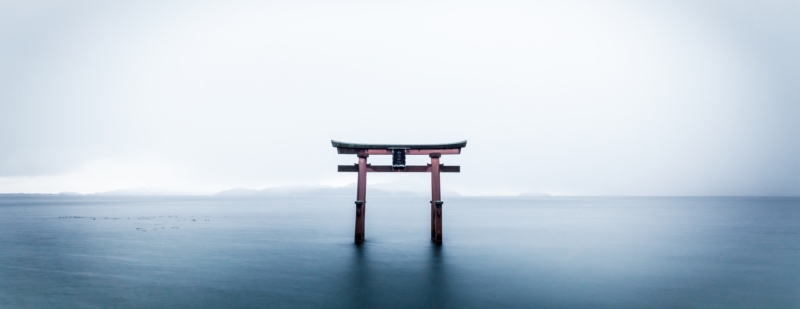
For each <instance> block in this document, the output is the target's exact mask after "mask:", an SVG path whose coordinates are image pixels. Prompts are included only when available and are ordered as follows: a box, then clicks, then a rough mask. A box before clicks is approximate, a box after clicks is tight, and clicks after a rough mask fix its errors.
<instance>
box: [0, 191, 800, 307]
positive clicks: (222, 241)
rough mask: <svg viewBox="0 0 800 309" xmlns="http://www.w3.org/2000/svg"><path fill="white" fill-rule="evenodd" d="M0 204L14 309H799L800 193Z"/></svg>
mask: <svg viewBox="0 0 800 309" xmlns="http://www.w3.org/2000/svg"><path fill="white" fill-rule="evenodd" d="M429 207H430V206H429V204H428V202H427V199H425V198H388V197H387V198H372V199H368V204H367V214H366V216H367V226H366V237H367V242H366V243H365V244H364V245H362V246H356V245H354V244H353V226H354V220H355V206H354V204H353V200H352V199H351V198H320V197H314V198H311V197H308V198H274V197H273V198H220V197H160V198H154V197H99V196H97V197H81V196H49V197H48V196H2V197H0V307H3V308H70V307H74V308H143V307H145V308H221V307H225V308H235V307H243V308H244V307H252V308H264V307H268V308H320V307H323V308H413V307H423V308H424V307H429V308H498V307H505V308H535V307H547V308H643V307H646V308H800V198H711V197H709V198H610V197H603V198H590V197H583V198H567V197H559V198H555V197H554V198H450V199H445V204H444V245H443V246H441V247H439V246H435V245H432V244H431V243H430V240H429V237H430V221H429V220H430V210H429Z"/></svg>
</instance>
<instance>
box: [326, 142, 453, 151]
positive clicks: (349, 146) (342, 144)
mask: <svg viewBox="0 0 800 309" xmlns="http://www.w3.org/2000/svg"><path fill="white" fill-rule="evenodd" d="M331 145H333V147H336V148H347V149H392V148H401V149H461V148H464V147H467V141H460V142H456V143H447V144H356V143H345V142H340V141H335V140H331Z"/></svg>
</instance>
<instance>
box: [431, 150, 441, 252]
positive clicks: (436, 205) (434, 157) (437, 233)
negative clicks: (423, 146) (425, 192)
mask: <svg viewBox="0 0 800 309" xmlns="http://www.w3.org/2000/svg"><path fill="white" fill-rule="evenodd" d="M430 157H431V165H430V166H431V241H432V242H434V243H435V244H437V245H441V244H442V204H444V203H443V202H442V187H441V185H440V181H439V157H441V154H439V153H432V154H430Z"/></svg>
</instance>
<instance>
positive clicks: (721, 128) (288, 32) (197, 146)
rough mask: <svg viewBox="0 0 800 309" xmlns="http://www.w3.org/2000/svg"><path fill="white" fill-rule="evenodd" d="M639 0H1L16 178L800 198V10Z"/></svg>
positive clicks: (4, 88) (64, 183)
mask: <svg viewBox="0 0 800 309" xmlns="http://www.w3.org/2000/svg"><path fill="white" fill-rule="evenodd" d="M643 2H645V1H602V3H599V2H598V1H576V2H571V1H547V2H533V1H446V2H445V1H442V2H437V1H399V2H397V1H396V2H391V3H389V2H380V1H379V2H375V1H353V2H347V1H272V2H269V1H250V2H245V1H241V2H234V1H224V2H223V1H219V2H207V3H201V2H199V1H187V2H177V1H124V2H123V1H63V2H62V1H0V104H1V106H0V107H2V110H1V111H0V145H2V147H1V148H0V192H51V193H55V192H61V191H75V192H81V193H91V192H98V191H108V190H114V189H121V188H162V189H167V190H177V191H182V192H194V193H212V192H215V191H220V190H225V189H229V188H234V187H243V188H253V189H261V188H265V187H272V186H282V185H334V186H341V185H346V184H348V183H352V182H354V181H355V174H352V173H342V174H340V173H337V172H336V165H337V164H349V163H353V162H355V161H356V158H355V156H345V155H337V154H336V151H335V149H334V148H332V147H331V145H330V140H331V139H336V140H341V141H348V142H387V143H391V142H408V143H436V142H454V141H460V140H468V141H469V143H468V146H467V147H466V148H465V149H464V151H463V152H462V154H461V155H459V156H446V157H444V158H443V159H442V162H443V163H445V164H460V165H462V173H461V174H446V175H444V176H443V186H444V187H445V188H448V189H452V190H456V191H459V192H461V193H462V194H465V195H491V194H504V195H513V194H518V193H520V192H540V193H550V194H563V195H800V120H798V119H800V18H797V17H798V16H800V2H798V1H766V2H761V1H749V2H745V1H661V2H659V1H646V3H643ZM426 160H427V158H425V157H417V158H410V162H411V163H424V162H426ZM370 161H371V162H374V163H388V162H389V158H386V157H375V156H373V157H370ZM368 178H369V180H370V182H373V183H380V182H389V181H394V180H400V181H411V182H417V183H419V184H420V185H425V184H427V182H428V181H429V175H427V174H391V175H385V174H370V175H369V176H368ZM354 194H355V193H354Z"/></svg>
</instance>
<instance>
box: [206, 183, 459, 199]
mask: <svg viewBox="0 0 800 309" xmlns="http://www.w3.org/2000/svg"><path fill="white" fill-rule="evenodd" d="M412 187H415V188H412ZM412 187H409V186H405V185H397V186H393V185H392V183H388V184H387V183H384V184H374V185H369V186H367V195H368V196H427V195H430V189H429V188H427V189H426V188H420V187H419V186H412ZM424 190H428V191H424ZM442 191H443V192H442V193H443V194H444V195H445V196H460V194H458V192H455V191H451V190H442ZM355 194H356V186H355V184H350V185H347V186H344V187H332V186H284V187H272V188H266V189H262V190H254V189H245V188H234V189H230V190H225V191H221V192H217V193H216V194H215V195H216V196H354V195H355Z"/></svg>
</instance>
